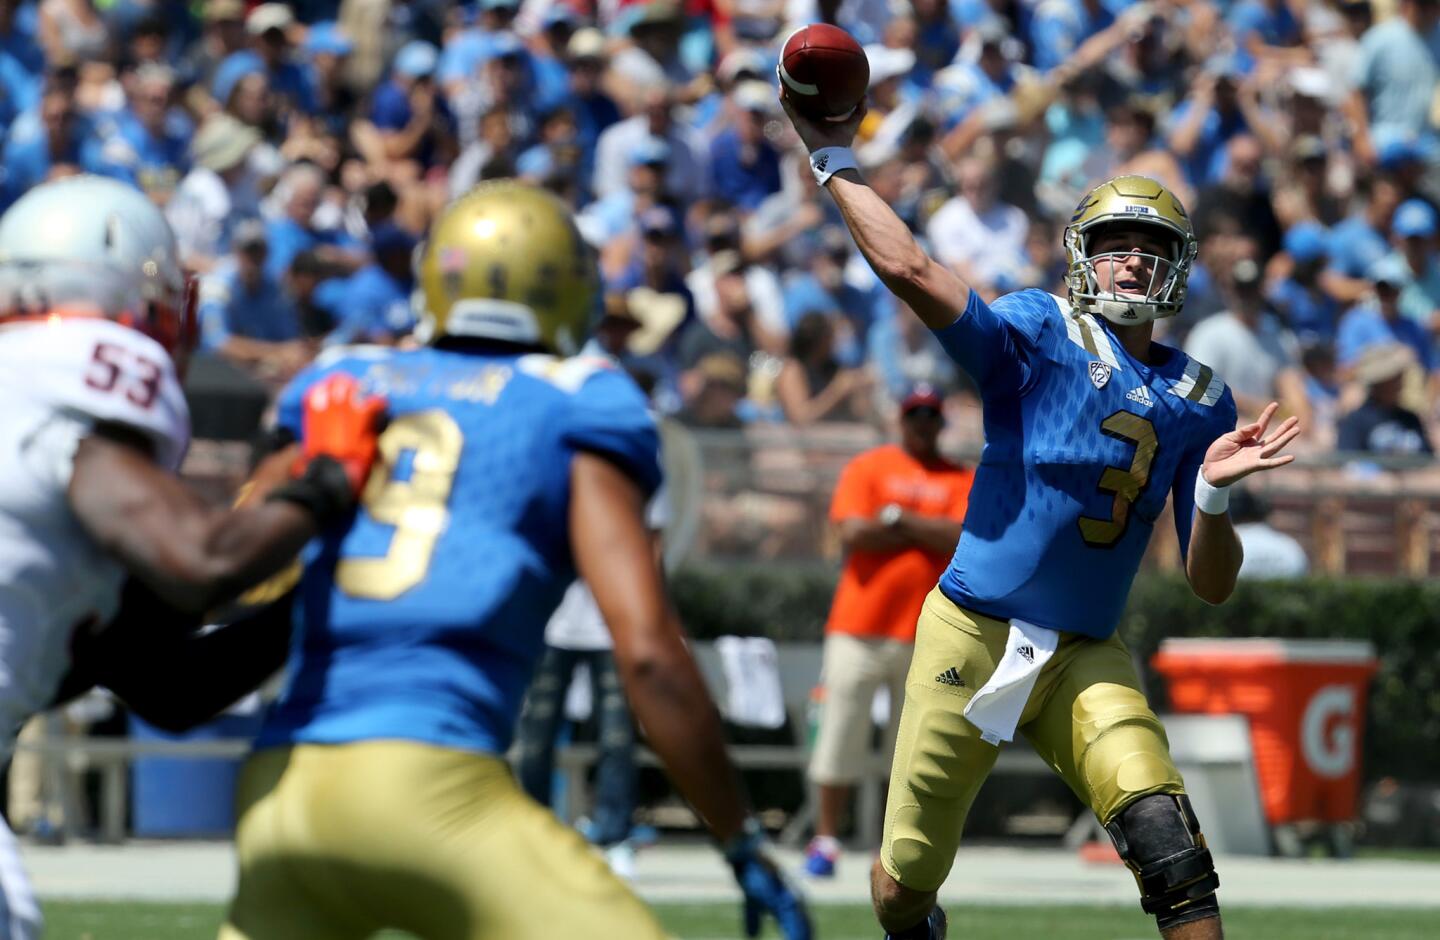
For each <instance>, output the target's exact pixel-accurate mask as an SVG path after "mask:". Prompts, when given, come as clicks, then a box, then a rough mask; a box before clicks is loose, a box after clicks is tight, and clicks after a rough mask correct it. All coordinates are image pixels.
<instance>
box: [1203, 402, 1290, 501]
mask: <svg viewBox="0 0 1440 940" xmlns="http://www.w3.org/2000/svg"><path fill="white" fill-rule="evenodd" d="M1279 407H1280V403H1279V402H1273V401H1272V402H1271V403H1270V404H1269V405H1267V406H1266V408H1265V410H1264V411H1263V412H1261V414H1260V417H1259V418H1258V419H1256V421H1255V423H1254V424H1247V425H1244V426H1243V427H1239V428H1236V429H1235V430H1233V431H1231V432H1230V433H1229V434H1224V435H1221V436H1220V437H1219V438H1217V439H1216V440H1215V443H1213V444H1211V445H1210V449H1209V450H1207V451H1205V463H1204V464H1202V465H1201V467H1200V473H1201V474H1202V475H1203V476H1204V477H1205V481H1206V482H1207V483H1209V484H1210V485H1211V486H1215V487H1220V486H1229V485H1231V484H1232V483H1238V482H1239V481H1240V480H1243V479H1244V478H1245V477H1248V476H1249V475H1250V474H1252V473H1255V472H1256V471H1258V470H1273V469H1274V468H1275V467H1283V466H1285V465H1286V464H1287V463H1290V462H1291V461H1293V460H1294V459H1295V455H1294V454H1282V453H1280V452H1281V451H1282V450H1284V449H1285V447H1286V446H1287V445H1288V444H1289V443H1290V442H1291V441H1293V440H1295V438H1297V437H1299V436H1300V419H1299V418H1296V417H1294V416H1291V417H1289V418H1286V419H1285V420H1284V421H1283V422H1281V424H1280V426H1279V427H1278V428H1276V429H1275V433H1274V434H1270V435H1268V436H1267V435H1266V434H1265V431H1266V429H1267V428H1269V426H1270V419H1271V418H1272V417H1274V416H1275V411H1276V409H1278V408H1279Z"/></svg>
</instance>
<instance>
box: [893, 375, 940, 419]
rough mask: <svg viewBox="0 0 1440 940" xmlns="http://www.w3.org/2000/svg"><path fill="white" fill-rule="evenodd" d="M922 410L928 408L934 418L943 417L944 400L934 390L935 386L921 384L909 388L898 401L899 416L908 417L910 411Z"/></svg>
mask: <svg viewBox="0 0 1440 940" xmlns="http://www.w3.org/2000/svg"><path fill="white" fill-rule="evenodd" d="M922 408H928V409H930V410H931V411H933V412H935V415H936V417H939V416H941V415H943V414H944V409H945V399H944V398H943V397H941V395H940V392H939V391H937V390H936V389H935V386H933V385H929V384H926V383H923V382H922V383H920V384H918V385H916V386H914V387H913V388H911V389H910V391H909V392H908V393H907V394H906V395H905V397H904V398H903V399H901V400H900V414H902V415H908V414H910V413H911V412H912V411H918V410H920V409H922Z"/></svg>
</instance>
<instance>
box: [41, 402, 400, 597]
mask: <svg viewBox="0 0 1440 940" xmlns="http://www.w3.org/2000/svg"><path fill="white" fill-rule="evenodd" d="M384 406H385V403H384V401H383V400H382V399H379V398H373V397H364V396H362V395H361V393H360V391H359V387H358V384H357V383H356V381H355V380H354V378H353V377H351V376H348V375H343V374H337V375H333V376H329V377H327V378H326V379H324V380H323V381H321V382H319V383H317V384H316V385H315V386H313V387H312V388H311V389H310V390H309V391H308V392H307V393H306V395H305V402H304V407H305V414H304V430H305V440H304V445H303V449H302V448H300V447H291V448H287V449H286V450H284V451H281V452H279V453H277V454H274V455H272V456H271V457H269V458H267V460H266V461H265V462H264V463H262V464H261V468H260V470H259V471H258V472H257V474H256V478H255V480H254V481H253V482H255V483H256V484H257V486H258V487H259V488H260V489H261V490H268V491H269V496H268V497H267V498H266V499H264V500H263V501H254V502H249V503H246V504H244V505H241V506H238V507H236V508H234V509H230V510H228V511H226V510H217V509H213V508H211V507H210V506H208V505H206V504H205V503H204V501H202V500H201V499H200V498H199V497H198V496H197V495H196V494H195V493H194V492H192V491H191V490H190V488H189V487H188V486H187V485H186V484H185V483H184V482H182V481H181V480H180V479H178V478H177V477H174V476H172V475H171V474H169V473H167V472H166V471H164V470H162V469H161V468H160V467H158V466H156V464H155V463H154V461H153V460H152V459H151V457H150V454H149V446H148V443H147V442H146V441H145V439H144V438H142V437H140V436H138V435H137V434H136V433H135V432H133V431H131V430H130V429H128V428H126V427H124V426H119V425H100V426H98V427H97V428H96V429H95V431H94V432H93V433H91V434H90V435H89V436H88V437H86V438H84V439H83V440H81V441H80V443H79V446H78V447H77V448H76V451H75V459H74V464H73V469H72V471H71V476H70V485H69V499H70V506H71V508H72V509H73V510H74V512H75V515H76V516H77V517H78V518H79V520H80V524H81V525H82V526H84V528H85V530H86V531H87V532H88V533H89V534H90V536H91V537H92V538H93V539H94V540H95V542H96V543H97V544H98V545H99V546H100V547H101V548H102V549H104V550H106V551H108V552H109V553H110V554H112V555H114V556H115V557H117V558H118V559H119V560H120V561H121V562H122V563H123V564H124V565H125V566H126V567H127V568H128V569H129V570H130V573H131V574H133V575H134V576H135V577H137V578H139V579H140V580H141V581H143V582H145V584H147V585H148V586H149V587H150V588H151V589H152V590H154V591H155V593H156V594H158V595H160V597H161V598H163V599H164V600H165V601H166V602H167V603H170V604H173V605H174V606H175V607H177V608H179V609H180V610H183V611H188V612H191V613H203V612H204V611H206V610H208V609H210V608H212V607H214V606H216V605H217V604H219V603H221V602H222V601H225V600H228V599H230V598H232V597H234V596H235V595H236V594H238V593H240V591H242V590H244V589H245V588H247V587H250V586H251V585H254V584H257V583H259V582H260V581H262V580H264V579H265V578H268V577H269V576H270V575H272V574H275V573H276V572H277V571H279V570H280V569H281V568H283V567H284V566H285V565H286V564H288V563H289V562H290V561H291V560H292V559H293V558H294V557H295V555H296V554H297V553H298V552H299V551H300V549H301V548H303V547H304V546H305V543H306V542H308V541H309V540H310V539H311V538H312V537H313V536H314V535H316V533H318V532H319V531H320V528H321V527H322V526H324V525H327V524H329V523H330V522H333V521H336V520H338V519H341V518H344V517H346V516H348V515H349V514H350V512H352V511H353V510H354V508H355V503H356V499H357V497H358V495H359V492H360V488H361V487H362V486H363V485H364V483H365V479H366V477H367V475H368V473H369V470H370V465H371V463H372V462H373V461H374V459H375V455H376V450H377V443H376V440H377V437H378V435H379V422H380V418H381V415H382V413H383V411H384ZM287 476H294V477H296V478H295V479H292V480H289V481H288V482H286V483H284V484H283V485H275V484H276V483H277V482H278V481H280V480H284V479H286V477H287Z"/></svg>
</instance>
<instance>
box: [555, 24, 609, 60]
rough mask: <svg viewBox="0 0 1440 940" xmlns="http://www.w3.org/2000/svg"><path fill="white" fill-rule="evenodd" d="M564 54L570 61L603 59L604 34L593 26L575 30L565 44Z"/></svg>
mask: <svg viewBox="0 0 1440 940" xmlns="http://www.w3.org/2000/svg"><path fill="white" fill-rule="evenodd" d="M565 54H566V55H568V56H569V57H570V58H572V59H603V58H605V34H604V33H602V32H600V30H598V29H596V28H595V27H593V26H587V27H585V28H584V29H577V30H576V31H575V35H573V36H571V37H570V41H569V42H568V43H566V44H565Z"/></svg>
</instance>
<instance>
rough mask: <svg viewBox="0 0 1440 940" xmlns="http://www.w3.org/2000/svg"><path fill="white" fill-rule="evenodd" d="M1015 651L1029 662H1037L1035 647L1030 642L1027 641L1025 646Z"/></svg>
mask: <svg viewBox="0 0 1440 940" xmlns="http://www.w3.org/2000/svg"><path fill="white" fill-rule="evenodd" d="M1015 652H1017V653H1019V654H1020V658H1021V659H1023V660H1025V661H1026V662H1027V663H1031V664H1033V663H1034V662H1035V647H1033V646H1031V645H1030V644H1029V643H1026V644H1025V645H1024V646H1022V647H1020V648H1019V649H1017V650H1016V651H1015Z"/></svg>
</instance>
